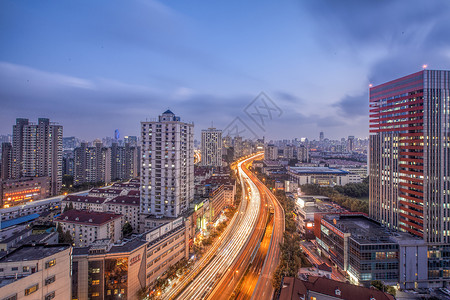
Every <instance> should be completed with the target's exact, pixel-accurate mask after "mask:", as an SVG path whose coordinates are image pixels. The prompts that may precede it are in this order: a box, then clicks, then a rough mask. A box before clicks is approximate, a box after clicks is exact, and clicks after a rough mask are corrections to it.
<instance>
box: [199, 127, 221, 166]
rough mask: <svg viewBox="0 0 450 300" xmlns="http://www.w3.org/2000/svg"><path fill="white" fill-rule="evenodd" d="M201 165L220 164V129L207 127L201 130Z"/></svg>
mask: <svg viewBox="0 0 450 300" xmlns="http://www.w3.org/2000/svg"><path fill="white" fill-rule="evenodd" d="M201 155H202V159H201V165H202V166H210V167H221V166H222V130H218V129H215V128H208V129H207V130H202V152H201Z"/></svg>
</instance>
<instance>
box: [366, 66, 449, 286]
mask: <svg viewBox="0 0 450 300" xmlns="http://www.w3.org/2000/svg"><path fill="white" fill-rule="evenodd" d="M449 88H450V71H437V70H422V71H420V72H417V73H414V74H411V75H408V76H405V77H402V78H399V79H395V80H393V81H389V82H387V83H384V84H381V85H378V86H374V87H372V88H370V155H369V177H370V216H371V217H372V218H374V219H375V220H378V221H379V222H381V223H382V224H383V225H384V226H386V227H388V228H390V229H396V230H400V231H404V232H409V233H410V234H412V235H414V236H417V237H420V238H421V239H423V241H425V242H426V243H427V245H428V254H425V255H424V256H422V257H421V258H422V259H424V260H428V283H426V282H424V281H423V280H419V279H418V280H417V282H416V285H417V286H419V287H421V286H426V284H428V286H442V285H443V284H444V282H448V281H449V280H450V217H449V216H450V192H449V191H450V163H449V162H450V160H449V157H450V156H449V153H450V150H449V145H450V144H449V135H450V128H449V126H448V123H449V119H450V111H449V109H448V107H449V105H450V99H449V94H450V90H449ZM427 256H428V258H427Z"/></svg>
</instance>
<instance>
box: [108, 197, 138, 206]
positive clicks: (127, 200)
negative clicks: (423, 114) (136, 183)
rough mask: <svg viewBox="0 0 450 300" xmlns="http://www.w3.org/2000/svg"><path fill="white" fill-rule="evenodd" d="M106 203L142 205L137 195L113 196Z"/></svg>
mask: <svg viewBox="0 0 450 300" xmlns="http://www.w3.org/2000/svg"><path fill="white" fill-rule="evenodd" d="M106 204H118V205H134V206H139V205H140V199H139V198H137V197H132V196H128V195H127V196H117V197H115V198H112V199H111V200H109V201H108V202H106Z"/></svg>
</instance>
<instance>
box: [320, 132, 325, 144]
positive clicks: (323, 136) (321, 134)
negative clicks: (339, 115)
mask: <svg viewBox="0 0 450 300" xmlns="http://www.w3.org/2000/svg"><path fill="white" fill-rule="evenodd" d="M324 138H325V135H324V134H323V131H321V132H320V134H319V141H321V142H323V140H324Z"/></svg>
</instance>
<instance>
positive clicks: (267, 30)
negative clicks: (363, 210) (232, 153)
mask: <svg viewBox="0 0 450 300" xmlns="http://www.w3.org/2000/svg"><path fill="white" fill-rule="evenodd" d="M0 45H1V46H0V134H11V133H12V125H13V124H14V122H15V119H16V118H19V117H20V118H29V119H30V121H34V122H36V121H37V118H39V117H47V118H50V119H51V121H54V122H57V123H59V124H61V125H63V126H64V136H76V137H79V138H81V139H83V140H87V141H89V140H93V139H95V138H102V137H105V136H114V130H115V129H119V131H120V133H121V136H124V135H139V132H140V122H141V121H145V120H150V119H153V118H156V117H157V116H158V115H160V114H161V113H162V112H163V111H165V110H166V109H168V108H170V109H171V110H172V111H173V112H174V113H175V114H176V115H178V116H180V117H181V119H182V121H187V122H194V124H195V132H196V137H197V138H198V137H199V133H200V131H201V129H206V128H208V127H211V126H214V127H216V128H219V129H225V128H230V125H231V127H233V126H234V124H236V120H237V121H238V123H239V124H240V125H239V127H240V128H244V127H245V128H247V129H248V130H247V131H246V132H247V133H249V132H251V133H252V135H253V136H249V137H262V136H264V137H266V139H292V138H301V137H307V138H309V139H318V136H319V132H320V131H323V132H324V133H325V137H328V138H331V139H340V138H341V137H346V136H348V135H354V136H356V137H360V138H365V137H367V136H368V86H369V84H374V85H376V84H381V83H383V82H386V81H389V80H392V79H395V78H397V77H401V76H404V75H407V74H410V73H413V72H417V71H419V70H421V69H422V66H423V65H424V64H427V65H428V68H429V69H450V1H448V0H442V1H434V0H431V1H422V0H420V1H418V0H409V1H391V0H379V1H360V0H345V1H335V0H329V1H324V0H313V1H311V0H309V1H306V0H305V1H299V0H297V1H293V0H285V1H266V0H260V1H234V0H230V1H197V0H191V1H181V0H180V1H175V0H166V1H156V0H107V1H106V0H96V1H91V0H77V1H56V0H55V1H48V0H41V1H35V0H29V1H26V0H23V1H21V0H3V1H1V2H0ZM261 93H263V94H261ZM261 95H263V96H264V97H265V98H264V99H265V100H264V101H265V102H264V103H266V104H269V106H271V107H272V110H267V109H266V110H264V107H263V106H262V105H261V103H263V102H258V101H261V100H260V99H261ZM252 111H253V112H255V111H257V112H259V114H258V115H255V114H252ZM262 115H264V116H265V117H264V120H263V119H262V118H263V117H262ZM258 120H260V121H261V122H262V121H264V124H263V126H261V122H259V123H258ZM244 135H245V134H244Z"/></svg>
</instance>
